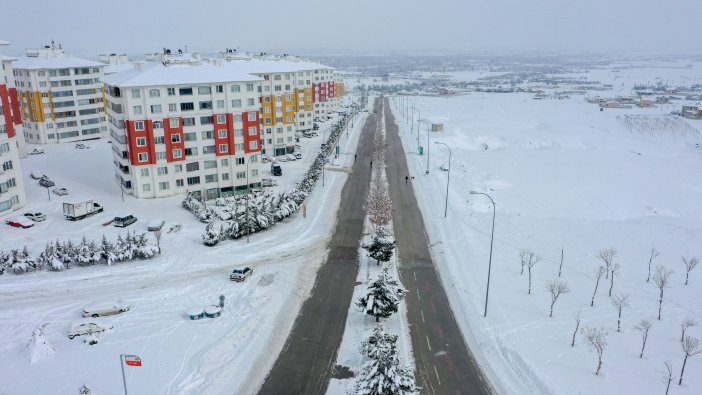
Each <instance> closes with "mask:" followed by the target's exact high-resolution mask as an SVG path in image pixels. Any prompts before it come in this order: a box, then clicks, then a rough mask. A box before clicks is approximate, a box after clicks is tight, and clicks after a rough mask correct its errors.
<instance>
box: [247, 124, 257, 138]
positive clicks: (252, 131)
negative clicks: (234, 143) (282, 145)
mask: <svg viewBox="0 0 702 395" xmlns="http://www.w3.org/2000/svg"><path fill="white" fill-rule="evenodd" d="M257 133H258V128H257V127H256V126H249V136H255V135H256V134H257Z"/></svg>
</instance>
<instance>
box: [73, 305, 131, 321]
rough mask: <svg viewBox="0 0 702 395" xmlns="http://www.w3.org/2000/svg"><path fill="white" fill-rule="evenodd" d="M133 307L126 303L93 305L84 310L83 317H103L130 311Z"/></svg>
mask: <svg viewBox="0 0 702 395" xmlns="http://www.w3.org/2000/svg"><path fill="white" fill-rule="evenodd" d="M130 308H131V306H129V305H128V304H124V303H99V304H91V305H88V306H86V307H84V308H83V317H93V318H96V317H102V316H105V315H114V314H120V313H124V312H125V311H129V309H130Z"/></svg>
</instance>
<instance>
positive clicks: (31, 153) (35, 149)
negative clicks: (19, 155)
mask: <svg viewBox="0 0 702 395" xmlns="http://www.w3.org/2000/svg"><path fill="white" fill-rule="evenodd" d="M28 153H29V155H38V154H43V153H44V149H43V148H34V149H33V150H32V151H31V152H28Z"/></svg>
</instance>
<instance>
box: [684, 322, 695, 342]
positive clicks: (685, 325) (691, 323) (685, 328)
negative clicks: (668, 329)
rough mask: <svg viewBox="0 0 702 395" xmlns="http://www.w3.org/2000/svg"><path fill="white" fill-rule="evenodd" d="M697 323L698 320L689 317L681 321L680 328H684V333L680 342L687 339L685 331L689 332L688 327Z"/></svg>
mask: <svg viewBox="0 0 702 395" xmlns="http://www.w3.org/2000/svg"><path fill="white" fill-rule="evenodd" d="M696 325H697V321H695V320H694V319H692V318H688V319H686V320H685V321H683V322H681V323H680V329H681V330H682V334H681V335H680V343H682V342H683V341H685V332H687V328H690V327H693V326H696Z"/></svg>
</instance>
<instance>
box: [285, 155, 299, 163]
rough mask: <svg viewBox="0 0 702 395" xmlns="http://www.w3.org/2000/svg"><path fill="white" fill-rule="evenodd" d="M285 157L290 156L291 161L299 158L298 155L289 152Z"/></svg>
mask: <svg viewBox="0 0 702 395" xmlns="http://www.w3.org/2000/svg"><path fill="white" fill-rule="evenodd" d="M285 157H286V158H288V160H289V161H291V162H294V161H295V160H296V159H297V157H296V156H295V155H293V154H287V155H285Z"/></svg>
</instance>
